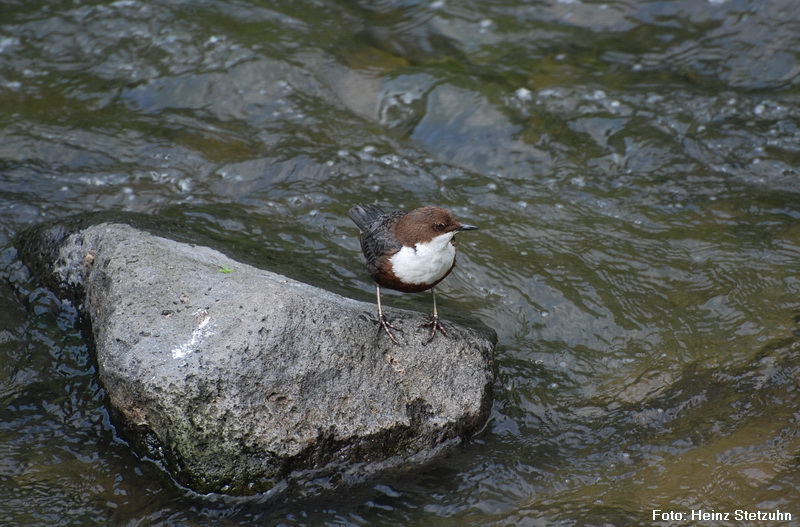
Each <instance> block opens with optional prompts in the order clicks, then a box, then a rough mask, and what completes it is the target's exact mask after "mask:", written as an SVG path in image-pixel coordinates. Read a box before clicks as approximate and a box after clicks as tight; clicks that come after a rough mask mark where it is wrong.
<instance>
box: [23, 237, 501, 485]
mask: <svg viewBox="0 0 800 527" xmlns="http://www.w3.org/2000/svg"><path fill="white" fill-rule="evenodd" d="M20 246H21V247H22V248H21V250H20V253H21V255H22V258H23V260H24V261H25V263H26V264H27V265H28V267H29V268H30V269H32V270H34V272H35V273H37V274H38V276H39V277H40V278H41V279H43V280H45V282H46V283H48V284H49V286H50V287H51V288H53V289H56V290H58V291H60V292H61V294H62V296H70V295H71V297H72V298H73V300H74V301H75V302H76V304H77V305H78V307H79V310H80V312H81V314H82V315H83V317H84V318H85V319H86V320H87V321H88V322H89V324H90V325H91V332H92V334H93V337H94V350H95V352H96V357H97V365H98V375H99V379H100V382H101V383H102V385H103V387H104V388H105V390H106V393H107V396H108V399H107V400H108V404H109V406H110V409H111V415H112V418H113V420H114V423H115V426H116V427H117V428H118V430H119V431H120V434H121V435H122V437H124V438H125V439H126V440H128V441H129V442H130V444H131V445H133V446H134V447H135V449H136V450H137V451H138V452H139V453H140V454H141V455H144V456H146V457H150V458H155V459H158V460H160V461H161V462H162V463H163V465H164V466H165V467H166V469H167V470H168V471H169V472H170V474H171V475H172V476H173V477H174V478H175V479H176V480H177V481H178V482H179V483H181V484H182V485H184V486H186V487H188V488H191V489H193V490H195V491H197V492H201V493H208V492H218V493H226V494H235V495H246V494H253V493H256V492H263V491H267V490H269V489H272V488H274V487H276V485H279V486H285V485H286V484H287V482H288V484H295V483H297V484H303V482H308V481H311V480H313V479H315V478H320V477H323V478H328V479H329V481H334V482H336V481H340V480H342V479H345V480H347V479H350V478H355V479H361V478H362V477H364V476H365V475H369V474H371V473H374V472H375V471H378V470H383V469H385V468H388V467H397V466H401V465H407V464H410V463H419V462H423V461H425V460H427V459H429V458H430V457H431V456H433V455H435V454H437V453H438V452H440V451H441V450H442V449H443V448H447V447H448V446H452V445H454V444H456V443H458V442H460V441H462V440H463V439H464V438H465V437H468V436H469V435H471V434H473V433H475V432H476V431H477V430H479V429H480V428H481V427H482V426H483V425H484V423H485V421H486V419H487V416H488V413H489V409H490V406H491V387H492V380H493V369H492V356H493V352H494V344H495V340H496V339H495V338H494V337H493V335H491V332H489V333H490V334H488V335H487V334H486V331H483V332H481V331H476V330H473V329H467V328H464V327H461V326H458V325H455V324H453V323H448V326H447V328H448V334H449V337H443V336H442V335H438V336H437V337H436V338H435V339H434V340H433V341H432V342H430V343H429V344H427V345H426V344H425V341H426V338H425V337H426V330H423V329H417V327H418V326H419V324H420V322H421V321H422V318H423V315H421V314H420V313H413V312H408V311H403V310H395V309H389V310H387V312H388V315H389V317H390V318H391V319H392V320H393V321H394V323H395V324H397V325H399V326H401V327H403V328H406V330H405V331H404V332H403V333H400V334H399V336H400V345H393V344H392V343H391V342H390V341H389V339H388V338H386V336H385V335H380V334H378V332H377V330H376V325H375V324H374V322H373V319H374V312H375V305H374V304H371V303H364V302H360V301H356V300H352V299H349V298H345V297H342V296H339V295H336V294H334V293H331V292H329V291H326V290H323V289H320V288H317V287H314V286H311V285H308V284H305V283H302V282H298V281H296V280H293V279H290V278H287V277H285V276H282V275H279V274H275V273H272V272H270V271H266V270H263V269H257V268H255V267H252V266H250V265H247V264H244V263H241V262H238V261H236V260H233V259H231V258H229V257H227V256H225V255H224V254H222V253H221V252H219V251H217V250H214V249H211V248H209V247H203V246H197V245H193V244H189V243H182V242H178V241H173V240H170V239H167V238H163V237H160V236H156V235H153V234H151V233H149V232H146V231H143V230H139V229H136V228H134V227H131V226H129V225H126V224H122V223H99V224H94V225H91V226H88V227H82V228H81V229H79V230H72V231H70V230H65V229H64V228H60V227H58V226H49V227H42V228H38V229H35V230H34V231H32V232H30V233H28V234H26V235H24V236H23V241H22V242H21V244H20ZM279 488H280V487H279Z"/></svg>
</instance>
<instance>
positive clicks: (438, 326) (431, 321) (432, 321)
mask: <svg viewBox="0 0 800 527" xmlns="http://www.w3.org/2000/svg"><path fill="white" fill-rule="evenodd" d="M420 327H421V328H427V327H430V328H431V334H430V336H429V337H428V340H427V341H425V344H429V343H430V342H431V341H432V340H433V337H435V336H436V331H441V332H442V335H444V336H445V337H446V336H448V335H447V331H445V329H444V326H443V325H442V323H441V322H439V315H434V314H433V313H431V314H430V315H428V321H427V322H426V323H424V324H422V325H421V326H420Z"/></svg>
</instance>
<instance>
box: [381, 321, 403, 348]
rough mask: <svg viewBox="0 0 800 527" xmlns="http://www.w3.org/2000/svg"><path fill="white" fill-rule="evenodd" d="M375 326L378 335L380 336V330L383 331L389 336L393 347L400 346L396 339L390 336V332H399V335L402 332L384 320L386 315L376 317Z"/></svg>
mask: <svg viewBox="0 0 800 527" xmlns="http://www.w3.org/2000/svg"><path fill="white" fill-rule="evenodd" d="M377 324H378V334H380V332H381V329H383V331H384V332H386V334H387V335H388V336H389V338H390V339H391V341H392V342H393V343H394V344H395V345H399V344H400V343H399V342H397V339H396V338H394V335H392V330H395V331H399V332H400V333H402V332H403V330H402V329H400V328H398V327H397V326H395V325H394V324H392V323H391V322H389V320H388V319H387V318H386V315H383V314H381V316H379V317H378V322H377Z"/></svg>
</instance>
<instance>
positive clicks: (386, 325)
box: [375, 284, 403, 344]
mask: <svg viewBox="0 0 800 527" xmlns="http://www.w3.org/2000/svg"><path fill="white" fill-rule="evenodd" d="M375 290H376V292H377V296H378V324H379V326H378V333H380V332H381V328H383V330H384V331H385V332H386V334H387V335H389V338H390V339H391V340H392V342H394V343H395V344H398V342H397V339H396V338H394V335H392V331H391V330H393V329H394V330H395V331H400V332H402V331H403V330H402V329H400V328H398V327H396V326H393V325H392V324H391V323H390V322H389V320H387V318H386V315H384V314H383V308H382V307H381V286H379V285H378V284H375Z"/></svg>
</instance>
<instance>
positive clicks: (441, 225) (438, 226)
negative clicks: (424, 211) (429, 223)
mask: <svg viewBox="0 0 800 527" xmlns="http://www.w3.org/2000/svg"><path fill="white" fill-rule="evenodd" d="M433 228H434V229H436V230H437V231H439V232H442V231H443V230H444V223H434V224H433Z"/></svg>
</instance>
